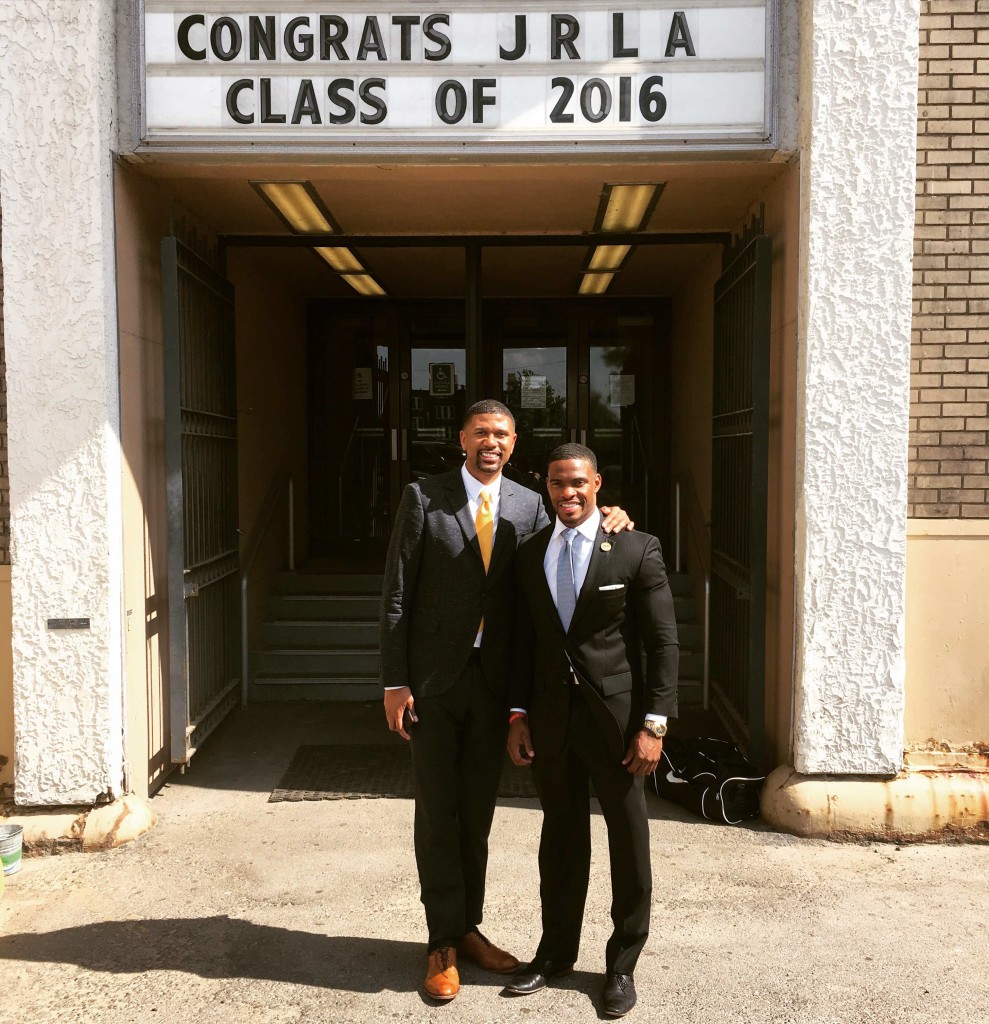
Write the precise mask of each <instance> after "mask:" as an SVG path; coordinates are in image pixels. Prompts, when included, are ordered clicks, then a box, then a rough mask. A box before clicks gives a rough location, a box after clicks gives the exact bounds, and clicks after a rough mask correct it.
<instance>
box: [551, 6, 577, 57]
mask: <svg viewBox="0 0 989 1024" xmlns="http://www.w3.org/2000/svg"><path fill="white" fill-rule="evenodd" d="M549 25H550V28H549V35H550V43H549V59H550V60H559V59H560V51H561V49H563V50H566V51H567V56H568V57H569V58H570V60H580V54H579V53H578V52H577V47H576V46H574V44H573V41H574V40H575V39H576V38H577V36H579V35H580V22H578V21H577V19H576V18H575V17H574V16H573V15H572V14H553V15H551V16H550V19H549Z"/></svg>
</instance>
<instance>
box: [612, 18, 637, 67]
mask: <svg viewBox="0 0 989 1024" xmlns="http://www.w3.org/2000/svg"><path fill="white" fill-rule="evenodd" d="M611 35H612V42H611V54H612V56H613V57H638V56H639V48H638V47H637V46H626V45H625V15H624V14H613V15H612V16H611Z"/></svg>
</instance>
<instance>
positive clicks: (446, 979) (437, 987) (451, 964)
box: [422, 946, 460, 1002]
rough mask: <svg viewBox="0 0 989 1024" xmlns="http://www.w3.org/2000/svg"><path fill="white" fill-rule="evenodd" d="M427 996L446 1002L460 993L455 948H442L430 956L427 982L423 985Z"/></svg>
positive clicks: (427, 965)
mask: <svg viewBox="0 0 989 1024" xmlns="http://www.w3.org/2000/svg"><path fill="white" fill-rule="evenodd" d="M422 987H423V990H424V991H425V993H426V995H427V996H430V997H431V998H433V999H439V1000H441V1001H443V1002H446V1001H447V1000H448V999H453V997H454V996H455V995H456V994H457V993H458V992H459V991H460V975H459V974H458V973H457V951H456V950H455V949H454V948H453V946H441V947H440V948H439V949H434V950H433V951H432V953H430V954H429V959H428V960H427V961H426V980H425V981H424V982H423V983H422Z"/></svg>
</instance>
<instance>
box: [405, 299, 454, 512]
mask: <svg viewBox="0 0 989 1024" xmlns="http://www.w3.org/2000/svg"><path fill="white" fill-rule="evenodd" d="M400 320H401V325H402V356H401V358H402V372H401V387H400V388H399V391H398V399H399V407H398V409H397V410H396V413H397V414H396V424H397V425H398V426H397V430H398V431H399V432H400V438H399V440H400V443H399V444H398V446H397V451H395V452H394V453H393V454H394V457H395V462H396V468H397V479H396V481H395V483H396V486H397V490H398V493H397V494H395V496H394V500H395V502H396V503H397V502H398V500H399V499H400V498H401V489H402V488H403V487H404V486H405V484H407V483H408V482H409V481H410V480H422V479H423V478H424V477H428V476H433V475H434V474H436V473H444V472H446V471H447V470H449V469H458V468H459V467H460V465H461V464H462V463H463V450H462V449H461V447H460V426H461V424H462V423H463V418H464V412H465V411H466V410H467V348H466V345H465V343H464V317H463V313H462V312H461V311H459V310H458V311H451V312H450V313H448V314H444V313H443V312H441V311H436V310H435V309H431V310H430V311H422V312H415V311H414V310H411V309H410V310H409V311H408V312H407V313H406V314H404V315H402V316H401V317H400Z"/></svg>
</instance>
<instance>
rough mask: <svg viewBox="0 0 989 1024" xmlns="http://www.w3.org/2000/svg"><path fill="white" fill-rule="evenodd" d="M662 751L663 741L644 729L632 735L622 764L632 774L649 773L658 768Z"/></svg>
mask: <svg viewBox="0 0 989 1024" xmlns="http://www.w3.org/2000/svg"><path fill="white" fill-rule="evenodd" d="M662 753H663V741H662V740H661V739H659V738H658V737H657V736H653V734H652V733H650V732H646V731H645V730H644V729H643V730H641V731H639V732H637V733H636V734H635V735H634V736H633V737H632V742H631V743H629V745H628V750H627V751H626V753H625V757H624V759H623V760H622V764H624V765H626V766H627V769H628V771H629V773H630V774H632V775H649V774H650V772H654V771H655V770H656V765H658V764H659V757H660V754H662Z"/></svg>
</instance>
